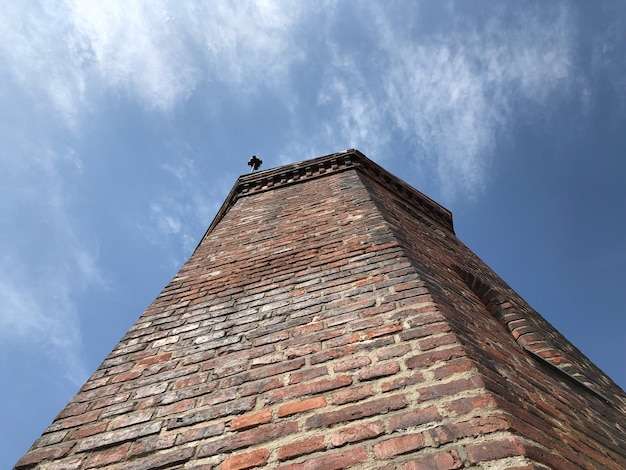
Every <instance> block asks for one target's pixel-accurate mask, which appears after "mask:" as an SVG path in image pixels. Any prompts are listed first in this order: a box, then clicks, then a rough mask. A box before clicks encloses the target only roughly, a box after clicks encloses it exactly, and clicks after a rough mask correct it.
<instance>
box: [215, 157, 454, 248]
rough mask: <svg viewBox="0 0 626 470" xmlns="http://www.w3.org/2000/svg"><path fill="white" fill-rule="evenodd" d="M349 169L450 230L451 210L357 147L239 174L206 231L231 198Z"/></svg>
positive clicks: (451, 224)
mask: <svg viewBox="0 0 626 470" xmlns="http://www.w3.org/2000/svg"><path fill="white" fill-rule="evenodd" d="M352 169H356V170H357V171H359V172H361V173H364V174H366V175H367V176H369V177H370V178H372V179H374V180H377V181H379V182H380V183H382V184H385V185H390V186H392V187H393V188H394V190H395V191H396V193H397V195H398V196H401V197H402V199H403V201H404V202H405V203H408V204H410V205H411V206H415V207H416V209H418V210H419V211H420V213H422V214H424V215H427V216H429V218H430V219H431V222H433V223H436V224H438V225H439V226H440V227H441V228H444V229H446V230H449V231H451V232H452V233H454V226H453V223H452V212H450V211H449V210H448V209H446V208H445V207H443V206H442V205H441V204H439V203H437V202H435V201H433V200H432V199H431V198H429V197H428V196H426V195H425V194H423V193H421V192H420V191H418V190H417V189H415V188H413V187H412V186H411V185H410V184H408V183H406V182H405V181H403V180H401V179H400V178H398V177H397V176H394V175H393V174H391V173H390V172H388V171H387V170H385V169H384V168H383V167H381V166H380V165H378V164H376V163H374V162H373V161H372V160H370V159H369V158H368V157H366V156H365V155H364V154H363V153H361V152H360V151H359V150H357V149H347V150H343V151H341V152H335V153H331V154H329V155H324V156H322V157H317V158H313V159H310V160H304V161H301V162H297V163H290V164H287V165H283V166H279V167H276V168H270V169H267V170H263V171H259V172H254V173H249V174H245V175H242V176H240V177H239V178H238V179H237V181H236V182H235V185H234V186H233V188H232V190H231V191H230V193H229V194H228V196H227V197H226V200H225V201H224V203H223V204H222V207H221V208H220V210H219V211H218V212H217V214H216V216H215V218H214V219H213V222H212V223H211V225H210V226H209V228H208V230H207V232H206V234H208V233H210V232H211V230H212V229H213V228H214V227H215V225H217V224H218V223H219V222H220V220H222V217H224V215H225V214H226V213H227V212H228V210H229V209H230V208H231V207H232V206H233V205H234V204H235V202H236V201H237V200H238V199H240V198H242V197H246V196H250V195H252V194H255V193H258V192H262V191H269V190H271V189H275V188H278V187H283V186H289V185H293V184H299V183H303V182H305V181H307V180H311V179H315V178H322V177H324V176H328V175H330V174H334V173H338V172H342V171H346V170H352ZM206 234H205V236H206ZM203 239H204V237H203Z"/></svg>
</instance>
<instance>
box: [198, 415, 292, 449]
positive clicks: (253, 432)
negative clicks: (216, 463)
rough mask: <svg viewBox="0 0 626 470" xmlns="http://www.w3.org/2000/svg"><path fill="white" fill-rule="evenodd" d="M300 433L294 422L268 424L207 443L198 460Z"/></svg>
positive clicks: (203, 446) (202, 447)
mask: <svg viewBox="0 0 626 470" xmlns="http://www.w3.org/2000/svg"><path fill="white" fill-rule="evenodd" d="M296 432H298V423H296V422H294V421H290V422H282V423H277V424H266V425H263V426H259V427H257V428H253V429H248V430H247V431H241V432H238V433H234V434H232V435H227V436H224V437H221V438H219V439H216V440H214V441H209V442H205V443H204V444H203V445H201V446H200V448H199V449H198V458H203V457H210V456H213V455H216V454H220V453H223V452H230V451H233V450H237V449H241V448H244V447H250V446H254V445H257V444H262V443H264V442H267V441H271V440H273V439H277V438H279V437H282V436H288V435H290V434H295V433H296Z"/></svg>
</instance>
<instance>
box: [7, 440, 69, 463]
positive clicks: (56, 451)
mask: <svg viewBox="0 0 626 470" xmlns="http://www.w3.org/2000/svg"><path fill="white" fill-rule="evenodd" d="M72 447H74V443H73V442H64V443H61V444H57V445H54V446H49V447H43V448H40V449H34V450H31V451H29V452H28V453H27V454H26V455H24V456H23V457H22V458H21V459H20V460H19V461H18V462H17V464H15V470H21V469H27V468H33V465H36V464H37V463H38V462H41V461H42V460H46V459H58V458H60V457H64V456H66V455H67V453H68V452H69V451H70V449H71V448H72Z"/></svg>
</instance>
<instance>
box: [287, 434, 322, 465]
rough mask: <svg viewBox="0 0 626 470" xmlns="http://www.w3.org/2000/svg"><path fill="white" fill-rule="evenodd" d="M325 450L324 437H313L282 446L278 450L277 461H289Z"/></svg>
mask: <svg viewBox="0 0 626 470" xmlns="http://www.w3.org/2000/svg"><path fill="white" fill-rule="evenodd" d="M325 449H326V444H324V436H314V437H310V438H308V439H301V440H299V441H296V442H292V443H290V444H287V445H284V446H283V447H281V448H280V449H278V460H291V459H295V458H296V457H300V456H302V455H306V454H312V453H313V452H319V451H322V450H325Z"/></svg>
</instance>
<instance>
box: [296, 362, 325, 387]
mask: <svg viewBox="0 0 626 470" xmlns="http://www.w3.org/2000/svg"><path fill="white" fill-rule="evenodd" d="M324 375H328V369H327V368H326V366H319V367H311V368H308V369H306V370H302V371H298V372H292V373H291V374H289V385H294V384H297V383H300V382H304V381H306V380H311V379H315V378H317V377H322V376H324Z"/></svg>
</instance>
